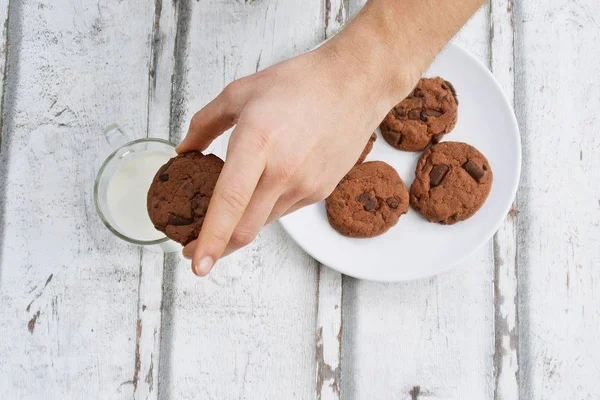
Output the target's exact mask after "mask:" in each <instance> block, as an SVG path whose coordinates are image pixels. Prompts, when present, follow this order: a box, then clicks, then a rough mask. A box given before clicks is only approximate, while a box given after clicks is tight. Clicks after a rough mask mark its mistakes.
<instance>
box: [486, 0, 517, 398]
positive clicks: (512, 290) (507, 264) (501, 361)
mask: <svg viewBox="0 0 600 400" xmlns="http://www.w3.org/2000/svg"><path fill="white" fill-rule="evenodd" d="M514 18H515V16H514V4H513V0H492V1H491V2H490V22H491V24H490V26H491V35H490V55H491V57H490V60H491V62H490V63H491V69H492V72H493V73H494V75H495V76H496V79H498V81H499V82H500V84H501V85H502V88H503V89H504V91H505V93H506V95H507V96H508V99H509V101H510V102H511V104H512V103H514V79H515V76H514V23H515V21H514ZM517 216H518V206H517V204H516V203H515V204H514V205H513V207H512V209H511V211H510V213H509V214H508V215H507V216H506V219H505V221H504V223H503V224H502V226H501V227H500V229H499V230H498V232H497V233H496V235H495V236H494V338H495V339H494V342H495V345H494V399H495V400H502V399H518V398H519V358H518V350H519V329H518V317H517V306H518V304H517V303H518V280H517V269H518V264H517Z"/></svg>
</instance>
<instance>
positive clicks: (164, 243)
mask: <svg viewBox="0 0 600 400" xmlns="http://www.w3.org/2000/svg"><path fill="white" fill-rule="evenodd" d="M104 137H105V138H106V140H107V142H108V143H109V145H110V146H111V147H112V148H114V149H115V150H114V151H113V153H112V154H111V155H110V156H108V158H107V159H106V160H105V161H104V163H103V164H102V166H101V167H100V170H99V171H98V175H97V176H96V181H95V184H94V201H95V203H96V210H97V212H98V215H99V216H100V219H101V220H102V222H103V223H104V225H106V227H107V228H108V229H109V230H110V231H111V232H112V233H113V234H114V235H115V236H117V237H119V238H121V239H123V240H125V241H127V242H129V243H133V244H136V245H139V246H149V247H151V248H157V249H162V251H164V252H174V251H179V250H180V249H181V246H180V245H179V244H178V243H176V242H173V241H172V240H170V239H169V238H167V237H166V236H165V235H164V233H162V232H160V231H158V230H157V229H155V228H154V225H153V224H152V221H150V217H149V216H148V210H147V208H146V197H147V195H148V189H149V188H150V184H151V183H152V179H153V178H154V175H155V174H156V171H158V169H159V168H160V167H161V166H162V165H163V164H165V163H166V162H167V161H168V160H169V159H170V158H171V157H174V156H175V155H176V153H175V145H174V144H173V143H171V142H169V141H167V140H163V139H154V138H144V139H138V140H134V141H131V142H128V141H127V139H126V138H125V135H123V133H122V132H121V130H120V129H119V127H118V126H117V125H114V124H113V125H109V126H108V127H107V128H106V129H105V130H104Z"/></svg>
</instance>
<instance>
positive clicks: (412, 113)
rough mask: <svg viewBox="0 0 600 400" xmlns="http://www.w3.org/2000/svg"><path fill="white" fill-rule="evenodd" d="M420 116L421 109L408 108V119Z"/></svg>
mask: <svg viewBox="0 0 600 400" xmlns="http://www.w3.org/2000/svg"><path fill="white" fill-rule="evenodd" d="M419 118H421V110H410V111H409V112H408V119H419Z"/></svg>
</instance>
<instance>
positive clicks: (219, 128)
mask: <svg viewBox="0 0 600 400" xmlns="http://www.w3.org/2000/svg"><path fill="white" fill-rule="evenodd" d="M238 82H239V81H234V82H232V83H230V84H229V85H227V87H225V89H223V91H222V92H221V93H220V94H219V95H218V96H217V97H215V98H214V99H213V100H212V101H211V102H210V103H208V104H207V105H206V106H204V108H202V109H201V110H200V111H198V112H197V113H196V114H194V116H193V117H192V120H191V121H190V127H189V129H188V132H187V135H186V136H185V138H184V139H183V140H182V141H181V143H179V145H178V146H177V147H176V148H175V150H176V151H177V153H185V152H187V151H191V150H200V151H202V150H204V149H206V148H207V147H208V146H209V145H210V144H211V143H212V141H213V140H215V139H216V138H217V137H219V136H220V135H221V134H222V133H223V132H225V131H226V130H227V129H229V128H231V127H232V126H233V125H235V124H236V122H237V119H238V115H239V110H240V109H241V105H242V102H241V98H242V96H241V84H240V83H238Z"/></svg>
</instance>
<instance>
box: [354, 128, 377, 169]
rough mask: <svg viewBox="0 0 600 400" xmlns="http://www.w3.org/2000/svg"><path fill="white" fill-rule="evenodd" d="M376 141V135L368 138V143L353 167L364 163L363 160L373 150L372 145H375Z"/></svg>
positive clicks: (373, 134)
mask: <svg viewBox="0 0 600 400" xmlns="http://www.w3.org/2000/svg"><path fill="white" fill-rule="evenodd" d="M376 140H377V134H376V133H372V134H371V137H370V138H369V141H368V142H367V145H366V146H365V148H364V149H363V152H362V153H361V155H360V157H358V161H357V162H356V164H354V165H358V164H361V163H362V162H363V161H365V158H367V156H368V155H369V153H370V152H371V150H373V144H374V143H375V141H376Z"/></svg>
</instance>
